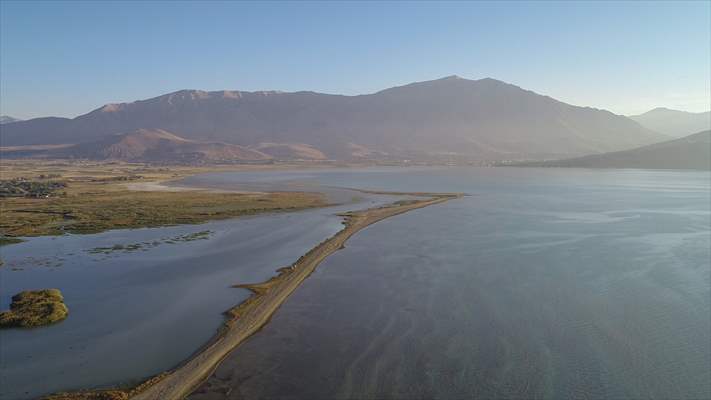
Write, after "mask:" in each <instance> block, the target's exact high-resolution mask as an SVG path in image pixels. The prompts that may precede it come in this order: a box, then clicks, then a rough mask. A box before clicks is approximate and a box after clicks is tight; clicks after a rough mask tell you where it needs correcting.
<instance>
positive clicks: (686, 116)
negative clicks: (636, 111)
mask: <svg viewBox="0 0 711 400" xmlns="http://www.w3.org/2000/svg"><path fill="white" fill-rule="evenodd" d="M630 118H631V119H633V120H635V121H637V122H639V123H640V124H641V125H642V126H644V127H646V128H649V129H651V130H653V131H656V132H659V133H663V134H665V135H669V136H671V137H677V138H678V137H684V136H687V135H690V134H692V133H696V132H701V131H706V130H709V129H711V111H706V112H700V113H690V112H686V111H679V110H670V109H668V108H663V107H659V108H655V109H654V110H650V111H647V112H646V113H644V114H640V115H631V116H630Z"/></svg>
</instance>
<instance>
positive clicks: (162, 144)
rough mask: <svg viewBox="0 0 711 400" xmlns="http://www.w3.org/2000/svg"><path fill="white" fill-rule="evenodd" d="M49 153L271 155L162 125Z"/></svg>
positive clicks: (194, 157)
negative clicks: (200, 138)
mask: <svg viewBox="0 0 711 400" xmlns="http://www.w3.org/2000/svg"><path fill="white" fill-rule="evenodd" d="M43 155H44V156H50V157H66V158H85V159H94V160H126V161H154V162H156V161H157V162H180V163H186V162H188V163H195V162H198V163H199V162H225V161H227V162H229V161H262V160H267V159H270V158H271V157H270V156H268V155H266V154H264V153H261V152H259V151H257V150H252V149H247V148H244V147H242V146H238V145H234V144H225V143H219V142H196V141H192V140H186V139H183V138H181V137H178V136H176V135H174V134H172V133H170V132H166V131H163V130H160V129H156V130H148V129H139V130H137V131H135V132H132V133H128V134H120V135H110V136H106V137H103V138H101V139H99V140H97V141H94V142H88V143H81V144H77V145H74V146H70V147H65V148H61V149H57V150H50V151H49V152H47V153H45V154H43Z"/></svg>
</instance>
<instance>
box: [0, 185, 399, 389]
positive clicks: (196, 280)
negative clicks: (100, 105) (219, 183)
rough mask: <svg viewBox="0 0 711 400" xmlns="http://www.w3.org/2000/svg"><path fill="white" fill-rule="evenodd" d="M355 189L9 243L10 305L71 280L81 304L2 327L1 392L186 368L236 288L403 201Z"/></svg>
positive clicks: (70, 294) (5, 272)
mask: <svg viewBox="0 0 711 400" xmlns="http://www.w3.org/2000/svg"><path fill="white" fill-rule="evenodd" d="M339 193H340V198H342V199H346V193H345V192H344V191H339ZM347 194H349V197H347V199H348V201H349V204H346V205H342V206H336V207H328V208H323V209H317V210H310V211H302V212H296V213H288V214H271V215H265V216H257V217H248V218H241V219H233V220H227V221H218V222H212V223H206V224H201V225H189V226H176V227H166V228H150V229H132V230H115V231H109V232H104V233H100V234H94V235H65V236H61V237H40V238H31V239H29V240H28V241H27V242H24V243H20V244H16V245H11V246H3V247H0V256H1V257H2V260H3V261H4V262H5V265H3V266H2V267H0V308H2V309H7V308H8V307H9V304H10V301H11V297H12V295H13V294H15V293H18V292H20V291H22V290H29V289H41V288H59V289H61V290H62V293H63V294H64V298H65V303H66V304H67V306H68V307H69V317H68V318H67V319H66V320H64V321H62V322H60V323H58V324H55V325H51V326H47V327H40V328H34V329H3V330H0V399H3V400H5V399H8V400H9V399H13V400H14V399H31V398H37V397H38V396H41V395H44V394H48V393H53V392H56V391H61V390H71V389H82V388H95V387H108V386H114V385H121V384H134V383H138V382H140V381H141V380H142V379H143V378H146V377H148V376H151V375H155V374H157V373H160V372H162V371H165V370H167V369H169V368H172V367H174V366H175V365H177V364H179V363H180V362H181V361H183V360H185V359H186V358H188V357H189V356H190V355H191V354H193V353H194V352H195V351H196V350H198V349H199V348H200V347H201V346H202V345H203V344H205V343H206V342H207V341H208V340H209V339H210V338H211V337H212V336H213V335H214V333H215V332H216V331H217V329H218V328H219V327H220V325H221V324H222V322H223V321H224V317H223V315H222V312H224V311H226V310H228V309H229V308H231V307H232V306H234V305H236V304H239V303H240V302H242V301H243V300H245V299H246V298H247V297H248V296H249V294H250V293H249V291H247V290H245V289H236V288H232V287H231V286H232V285H234V284H237V283H250V282H261V281H264V280H266V279H268V278H269V277H271V276H273V275H274V274H275V273H276V271H275V270H276V269H277V268H280V267H283V266H287V265H290V264H291V263H293V262H294V261H296V260H297V259H298V258H299V257H300V256H301V255H303V254H304V253H306V252H307V251H308V250H310V249H311V248H312V247H314V246H315V245H317V244H318V243H320V242H321V241H323V240H324V239H326V238H328V237H330V236H332V235H333V234H335V233H336V232H338V231H339V230H340V229H342V224H341V218H340V217H338V216H336V215H335V214H336V213H338V212H342V211H346V210H351V209H359V208H368V207H372V206H375V205H379V204H384V203H388V202H391V201H393V199H394V198H397V197H394V196H376V195H372V196H368V195H358V194H357V193H356V194H354V193H353V192H348V193H347ZM353 196H359V197H360V199H357V201H356V202H350V201H351V200H354V199H353ZM116 245H119V246H123V248H119V249H114V248H113V247H114V246H116Z"/></svg>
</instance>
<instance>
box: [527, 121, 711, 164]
mask: <svg viewBox="0 0 711 400" xmlns="http://www.w3.org/2000/svg"><path fill="white" fill-rule="evenodd" d="M525 165H526V166H541V167H580V168H645V169H702V170H710V169H711V131H705V132H699V133H696V134H693V135H690V136H687V137H683V138H681V139H674V140H670V141H667V142H662V143H656V144H652V145H649V146H644V147H640V148H637V149H632V150H626V151H617V152H614V153H606V154H596V155H591V156H585V157H579V158H573V159H567V160H558V161H544V162H538V163H526V164H525Z"/></svg>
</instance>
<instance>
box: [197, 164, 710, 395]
mask: <svg viewBox="0 0 711 400" xmlns="http://www.w3.org/2000/svg"><path fill="white" fill-rule="evenodd" d="M300 179H309V178H308V177H306V176H301V177H300ZM311 179H313V180H316V181H318V182H319V183H321V184H323V185H334V186H353V187H362V188H368V189H383V190H401V191H461V192H467V193H469V194H471V196H469V197H465V198H463V199H460V200H455V201H451V202H448V203H444V204H441V205H437V206H432V207H427V208H424V209H420V210H416V211H413V212H410V213H407V214H403V215H400V216H397V217H394V218H391V219H388V220H386V221H383V222H381V223H378V224H375V225H373V226H371V227H368V228H366V229H365V230H363V231H362V232H360V233H359V234H358V235H356V236H355V237H354V238H353V239H352V240H350V241H349V242H348V243H347V246H346V248H345V249H344V250H342V251H340V252H338V253H336V254H334V255H333V256H332V257H330V258H329V259H328V260H326V261H325V262H324V263H323V264H322V265H321V266H320V267H319V269H318V270H317V271H316V273H315V274H314V275H312V276H311V277H310V278H309V279H308V280H307V281H306V282H305V283H304V285H303V286H302V287H301V288H299V290H298V291H297V292H296V293H295V294H294V295H293V296H292V297H291V298H290V299H289V300H288V301H287V302H286V303H285V305H284V306H282V308H281V309H280V310H279V312H277V314H276V315H275V316H274V318H273V319H272V321H271V323H270V324H269V325H268V326H267V327H266V328H265V329H263V330H262V331H261V332H259V333H258V334H256V335H255V336H254V337H252V338H251V339H250V340H249V341H248V342H246V343H245V344H244V345H243V346H241V347H240V348H239V349H238V350H236V351H235V352H233V353H232V354H231V355H230V356H229V357H228V358H227V359H226V360H225V362H224V363H223V364H222V365H221V366H220V367H219V368H218V369H217V371H216V372H215V374H214V375H213V376H212V377H211V378H210V380H209V381H208V382H207V383H206V384H205V385H203V387H202V388H201V389H199V390H198V393H196V394H194V395H193V396H192V397H191V398H193V399H201V398H203V397H207V396H205V394H206V393H207V394H209V395H210V396H212V397H211V398H231V399H241V398H246V399H252V398H287V399H297V398H308V399H331V398H400V399H414V398H442V399H453V398H457V399H463V398H539V397H547V398H571V397H575V398H583V397H584V398H620V397H625V398H658V399H669V398H677V399H679V398H686V399H690V398H710V397H711V378H710V377H711V309H710V304H711V291H710V276H711V266H710V260H711V254H710V252H711V250H710V248H711V229H710V225H711V220H710V218H711V211H710V209H709V208H710V207H711V199H710V187H709V180H710V175H709V173H708V172H679V171H675V172H672V171H640V170H563V169H560V170H558V169H513V168H511V169H507V168H494V169H478V168H436V169H415V168H413V169H372V170H367V171H326V172H322V173H312V176H311Z"/></svg>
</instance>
